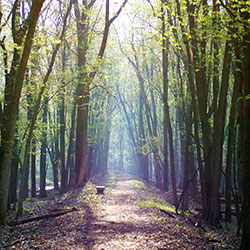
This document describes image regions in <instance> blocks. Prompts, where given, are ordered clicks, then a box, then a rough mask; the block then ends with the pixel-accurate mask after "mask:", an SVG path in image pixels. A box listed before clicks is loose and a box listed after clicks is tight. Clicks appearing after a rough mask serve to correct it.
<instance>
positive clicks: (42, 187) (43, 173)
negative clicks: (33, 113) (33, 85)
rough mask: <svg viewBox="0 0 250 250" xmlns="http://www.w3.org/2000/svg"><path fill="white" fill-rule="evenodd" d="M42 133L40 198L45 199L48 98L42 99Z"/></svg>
mask: <svg viewBox="0 0 250 250" xmlns="http://www.w3.org/2000/svg"><path fill="white" fill-rule="evenodd" d="M42 121H43V126H44V128H43V133H42V144H41V153H40V191H39V196H40V197H47V193H46V152H47V150H46V147H47V121H48V97H45V99H44V108H43V118H42Z"/></svg>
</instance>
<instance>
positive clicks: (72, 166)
mask: <svg viewBox="0 0 250 250" xmlns="http://www.w3.org/2000/svg"><path fill="white" fill-rule="evenodd" d="M75 117H76V105H75V103H74V106H73V109H72V112H71V127H70V135H69V147H68V154H67V162H66V169H67V170H68V172H69V173H70V174H69V186H70V187H73V186H74V184H75V164H74V146H75V145H74V138H75V120H76V119H75Z"/></svg>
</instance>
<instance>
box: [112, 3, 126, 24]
mask: <svg viewBox="0 0 250 250" xmlns="http://www.w3.org/2000/svg"><path fill="white" fill-rule="evenodd" d="M127 2H128V0H124V2H123V3H122V5H121V7H120V9H119V10H118V11H117V12H116V13H115V15H114V16H113V17H112V18H111V19H110V20H109V25H111V24H112V23H113V22H114V21H115V19H116V18H117V17H118V16H119V15H120V13H121V11H122V9H123V8H124V7H125V5H126V4H127Z"/></svg>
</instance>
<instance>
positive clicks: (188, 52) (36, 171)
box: [0, 0, 250, 249]
mask: <svg viewBox="0 0 250 250" xmlns="http://www.w3.org/2000/svg"><path fill="white" fill-rule="evenodd" d="M249 20H250V2H249V1H247V0H241V1H240V0H227V1H224V0H218V1H216V0H202V1H199V0H169V1H166V0H151V1H150V0H138V1H129V0H117V1H109V0H32V1H30V0H7V1H0V46H1V57H0V58H1V59H0V60H1V65H0V81H1V83H0V88H1V95H0V104H1V105H0V129H1V145H0V224H5V223H6V222H7V223H8V213H9V211H11V210H14V211H16V215H17V216H19V217H20V216H21V215H22V214H23V203H24V202H25V200H26V198H27V197H29V196H31V197H36V196H39V197H41V198H43V197H46V196H47V187H48V185H49V184H52V185H53V188H54V189H55V190H57V191H58V192H59V194H64V193H66V192H68V191H69V190H72V189H76V188H79V187H82V186H83V185H84V184H85V183H86V181H87V180H91V179H93V178H94V176H96V175H99V174H106V173H107V171H108V169H110V170H120V171H124V172H129V173H133V174H136V175H137V176H139V177H140V178H142V179H143V180H145V181H152V182H153V183H155V185H156V187H157V188H159V189H160V190H162V191H165V192H167V191H171V193H172V198H173V205H174V206H175V208H176V212H177V213H178V211H188V210H189V206H190V202H191V200H194V201H196V202H199V203H200V204H201V213H202V218H203V219H204V220H205V221H207V223H209V224H211V225H212V226H215V227H217V228H219V227H220V226H221V221H226V222H227V223H231V222H232V221H233V223H236V224H237V226H238V234H240V235H241V246H240V249H250V237H249V234H250V131H249V130H250V45H249V43H250V21H249ZM235 219H236V222H235Z"/></svg>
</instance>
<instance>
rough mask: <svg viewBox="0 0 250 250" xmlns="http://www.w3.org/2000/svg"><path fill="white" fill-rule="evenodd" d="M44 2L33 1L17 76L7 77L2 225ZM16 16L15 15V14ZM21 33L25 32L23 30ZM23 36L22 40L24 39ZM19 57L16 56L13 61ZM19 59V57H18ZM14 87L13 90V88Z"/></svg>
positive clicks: (0, 152) (0, 166) (0, 153)
mask: <svg viewBox="0 0 250 250" xmlns="http://www.w3.org/2000/svg"><path fill="white" fill-rule="evenodd" d="M43 3H44V0H36V1H34V0H33V1H32V7H31V11H30V15H29V22H28V28H27V35H26V37H25V41H24V43H23V45H24V49H23V51H22V55H21V56H20V60H18V64H15V63H14V66H15V67H14V68H12V72H13V71H15V74H14V75H15V76H14V75H13V73H12V72H11V73H10V75H9V76H8V77H7V80H8V81H7V82H6V88H5V97H4V99H5V107H4V115H3V127H2V131H1V132H2V133H1V135H2V140H1V149H0V159H1V162H0V224H4V223H5V220H6V210H7V199H8V187H9V174H10V163H11V152H12V148H13V147H12V146H13V138H14V133H15V125H16V118H17V113H18V106H19V101H20V96H21V91H22V86H23V80H24V74H25V71H26V67H27V63H28V59H29V56H30V51H31V47H32V42H33V36H34V33H35V27H36V23H37V20H38V17H39V14H40V11H41V8H42V5H43ZM13 15H14V14H13ZM21 32H23V30H22V29H21ZM25 33H26V32H25ZM25 33H24V34H23V36H22V38H24V35H25ZM16 57H17V56H15V55H14V57H13V60H15V59H16ZM18 57H19V56H18ZM12 87H13V88H12Z"/></svg>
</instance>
